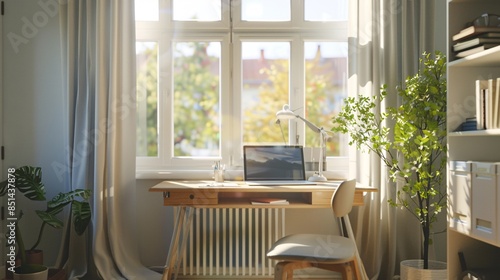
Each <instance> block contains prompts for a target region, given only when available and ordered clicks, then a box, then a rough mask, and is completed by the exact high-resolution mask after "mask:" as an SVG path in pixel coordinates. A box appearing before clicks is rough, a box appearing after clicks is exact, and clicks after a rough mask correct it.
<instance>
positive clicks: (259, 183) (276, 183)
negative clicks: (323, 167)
mask: <svg viewBox="0 0 500 280" xmlns="http://www.w3.org/2000/svg"><path fill="white" fill-rule="evenodd" d="M246 183H247V185H250V186H256V185H257V186H286V185H316V183H315V182H311V181H301V180H292V181H246Z"/></svg>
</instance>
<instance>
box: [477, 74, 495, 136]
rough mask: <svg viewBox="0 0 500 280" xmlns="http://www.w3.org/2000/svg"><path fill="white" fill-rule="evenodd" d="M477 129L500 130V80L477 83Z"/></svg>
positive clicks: (479, 81) (478, 81)
mask: <svg viewBox="0 0 500 280" xmlns="http://www.w3.org/2000/svg"><path fill="white" fill-rule="evenodd" d="M476 123H477V129H498V128H500V78H497V79H488V80H477V81H476Z"/></svg>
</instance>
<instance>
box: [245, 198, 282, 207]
mask: <svg viewBox="0 0 500 280" xmlns="http://www.w3.org/2000/svg"><path fill="white" fill-rule="evenodd" d="M252 204H253V205H259V204H283V205H287V204H289V202H288V200H286V199H282V198H270V197H254V198H252Z"/></svg>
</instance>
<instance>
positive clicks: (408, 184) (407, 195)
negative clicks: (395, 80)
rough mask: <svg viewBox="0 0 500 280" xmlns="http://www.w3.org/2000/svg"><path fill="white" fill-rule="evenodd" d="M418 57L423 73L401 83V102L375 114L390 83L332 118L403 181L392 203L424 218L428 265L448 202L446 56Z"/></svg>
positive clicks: (347, 101)
mask: <svg viewBox="0 0 500 280" xmlns="http://www.w3.org/2000/svg"><path fill="white" fill-rule="evenodd" d="M420 62H421V68H420V70H419V72H418V73H417V74H416V75H414V76H412V77H408V78H407V79H406V81H405V87H404V88H402V87H398V88H397V95H398V97H399V99H400V100H399V101H400V104H401V105H399V106H397V107H389V108H387V109H386V113H382V114H377V113H375V109H376V108H378V106H379V105H380V104H382V102H383V101H384V99H385V98H386V97H387V96H388V95H389V94H390V92H389V90H388V88H387V86H386V85H383V86H382V88H381V92H380V94H379V95H377V96H374V97H367V96H359V97H350V98H347V99H345V105H344V106H343V108H342V111H341V112H340V113H339V114H338V115H337V116H336V117H334V118H333V119H332V121H333V124H334V125H335V127H334V128H333V129H332V130H333V131H335V132H340V133H346V134H349V136H350V143H349V144H350V145H356V147H357V148H358V149H359V150H363V151H366V152H371V153H374V154H376V155H378V156H379V157H380V159H381V160H382V161H383V162H384V164H385V165H386V166H387V167H388V169H389V170H390V175H391V179H392V180H393V181H394V182H399V183H402V187H401V188H400V189H399V190H398V191H397V195H396V199H395V200H389V203H390V205H392V206H395V207H403V208H405V209H407V210H409V211H410V212H411V213H412V214H413V215H414V216H415V218H416V219H417V220H418V221H419V222H420V224H421V228H422V234H423V237H424V244H423V249H424V251H423V259H424V262H425V268H427V264H428V249H429V244H430V243H431V242H432V241H431V239H430V233H431V232H430V231H431V228H432V224H433V223H434V222H435V221H436V219H437V215H438V213H440V212H441V211H442V210H443V207H445V206H446V192H445V190H444V187H443V184H442V183H443V178H444V177H445V170H446V151H447V147H446V93H447V91H446V57H445V55H443V54H442V53H440V52H436V53H435V54H434V56H433V55H431V54H429V53H424V54H423V56H422V58H421V59H420Z"/></svg>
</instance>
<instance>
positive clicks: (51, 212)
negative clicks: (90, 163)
mask: <svg viewBox="0 0 500 280" xmlns="http://www.w3.org/2000/svg"><path fill="white" fill-rule="evenodd" d="M10 170H12V171H13V172H9V178H8V179H7V180H6V181H3V182H0V196H2V197H3V196H8V198H9V201H14V204H12V206H13V207H12V208H11V209H14V211H13V212H9V218H15V229H14V231H15V234H14V239H15V240H13V241H12V242H7V245H8V246H12V245H16V246H13V247H15V248H17V257H18V258H19V260H20V265H19V266H18V267H16V268H15V273H16V274H28V273H34V272H39V271H40V270H43V269H45V270H47V268H46V267H44V266H43V260H40V261H38V263H37V264H35V265H34V264H33V263H32V262H33V261H30V260H28V257H27V255H28V254H30V253H32V252H36V251H37V246H38V245H39V244H40V241H41V240H42V236H43V233H44V229H45V227H46V226H47V225H48V226H51V227H53V228H56V229H61V228H62V227H63V226H64V223H63V221H61V220H60V219H59V218H58V217H57V215H58V214H59V213H60V212H61V211H62V210H63V208H64V207H66V206H67V205H71V214H72V217H73V219H72V220H73V223H74V229H75V231H76V233H77V234H78V235H81V234H83V233H84V232H85V230H86V229H87V226H88V224H89V222H90V219H91V210H90V204H89V202H88V199H89V197H90V195H91V190H84V189H77V190H73V191H70V192H66V193H59V194H58V195H56V196H55V197H54V198H52V199H51V200H50V201H47V208H46V209H45V210H35V212H36V214H37V216H38V217H39V218H40V219H41V220H42V223H41V225H40V229H39V231H38V238H37V240H36V242H35V243H34V244H33V246H31V247H30V248H29V249H27V248H26V247H25V243H24V240H23V236H22V233H23V232H22V230H21V228H20V226H19V222H20V221H21V219H22V217H23V211H22V210H19V211H16V210H18V209H17V206H19V204H15V200H14V199H13V198H15V196H16V192H17V191H19V192H20V193H22V194H23V195H24V196H25V197H26V198H28V199H29V200H32V201H46V197H45V186H44V184H43V183H42V169H41V168H40V167H32V166H23V167H21V168H18V169H15V170H14V169H10ZM8 205H11V204H8ZM11 209H10V210H11ZM10 210H9V211H10ZM14 242H15V243H14ZM35 262H36V261H35ZM37 265H38V266H37ZM40 265H41V266H40ZM13 267H14V264H9V266H8V270H9V271H11V272H14V271H12V270H14V268H13ZM45 277H46V276H45Z"/></svg>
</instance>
